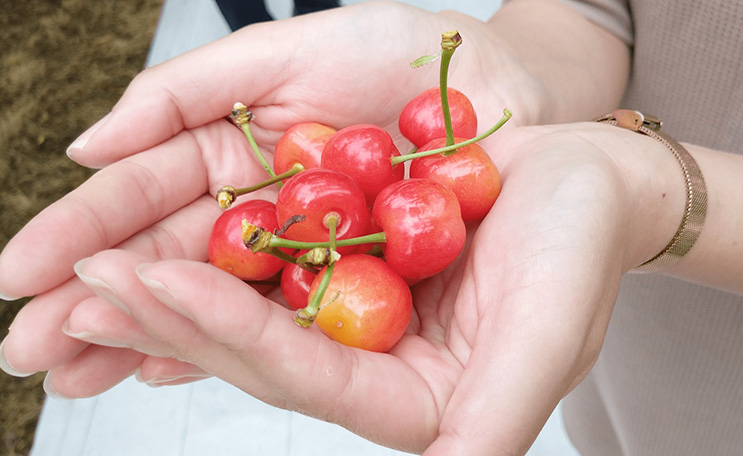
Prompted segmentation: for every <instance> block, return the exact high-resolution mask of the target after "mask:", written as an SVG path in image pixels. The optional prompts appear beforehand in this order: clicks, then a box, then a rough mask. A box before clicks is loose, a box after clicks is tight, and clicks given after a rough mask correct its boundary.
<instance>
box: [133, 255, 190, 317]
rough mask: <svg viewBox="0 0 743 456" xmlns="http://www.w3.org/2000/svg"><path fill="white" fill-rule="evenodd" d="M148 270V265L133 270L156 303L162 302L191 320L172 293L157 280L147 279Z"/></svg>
mask: <svg viewBox="0 0 743 456" xmlns="http://www.w3.org/2000/svg"><path fill="white" fill-rule="evenodd" d="M149 268H150V264H149V263H143V264H140V265H139V266H137V268H136V269H135V270H136V271H137V275H138V276H139V280H141V281H142V283H143V284H144V285H145V286H146V287H147V289H148V290H150V293H152V295H153V296H155V297H156V298H157V299H158V301H160V302H162V303H163V304H165V305H166V306H168V307H170V308H171V309H173V310H174V311H176V312H178V313H179V314H181V315H183V316H184V317H186V318H189V319H191V320H193V316H192V315H191V314H189V313H188V312H187V311H186V310H185V309H184V308H183V306H181V303H180V302H179V301H178V298H177V297H176V296H175V295H174V294H173V292H172V291H170V289H169V288H168V287H167V286H166V285H165V284H164V283H162V282H160V281H159V280H155V279H151V278H149V277H147V270H148V269H149Z"/></svg>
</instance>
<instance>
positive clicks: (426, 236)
mask: <svg viewBox="0 0 743 456" xmlns="http://www.w3.org/2000/svg"><path fill="white" fill-rule="evenodd" d="M416 160H417V159H416ZM372 218H373V220H374V222H375V223H376V225H377V226H378V227H380V228H381V229H382V230H383V231H384V233H385V237H386V241H387V242H386V243H385V244H384V245H383V247H382V248H383V251H384V254H385V260H386V261H387V263H388V264H389V265H390V267H392V269H393V270H394V271H396V272H397V273H398V274H400V275H401V276H402V277H403V278H404V279H406V280H407V281H408V283H415V282H416V281H419V280H422V279H424V278H426V277H430V276H432V275H434V274H437V273H439V272H441V271H443V270H444V269H445V268H446V267H447V266H449V265H450V264H451V263H452V262H453V261H454V260H455V259H456V258H457V256H459V253H460V252H461V251H462V249H463V248H464V241H465V235H466V229H465V225H464V221H462V216H461V209H460V207H459V201H457V197H456V195H454V193H453V192H452V191H451V190H449V189H448V188H446V186H444V185H442V184H440V183H438V182H435V181H432V180H428V179H406V180H402V181H399V182H396V183H394V184H392V185H390V186H388V187H387V188H385V189H384V190H382V192H381V193H380V194H379V196H377V200H376V202H375V203H374V207H373V209H372Z"/></svg>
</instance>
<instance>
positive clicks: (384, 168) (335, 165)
mask: <svg viewBox="0 0 743 456" xmlns="http://www.w3.org/2000/svg"><path fill="white" fill-rule="evenodd" d="M399 156H400V151H399V150H398V149H397V147H396V146H395V143H394V142H393V140H392V137H391V136H390V134H389V133H387V132H386V131H385V130H384V129H382V128H380V127H378V126H376V125H369V124H360V125H352V126H350V127H346V128H343V129H341V130H339V131H338V133H336V134H335V135H333V136H332V137H331V138H330V140H329V141H328V142H327V144H325V148H324V149H323V153H322V161H321V166H322V167H323V168H326V169H332V170H335V171H339V172H341V173H343V174H346V175H348V176H350V177H351V178H352V179H353V180H355V181H356V183H357V184H359V187H361V190H362V191H363V192H364V197H365V198H366V202H367V204H368V206H369V207H371V206H372V205H373V204H374V199H375V198H376V197H377V194H379V192H380V191H382V189H383V188H385V187H386V186H388V185H389V184H391V183H393V182H397V181H399V180H402V179H403V177H404V175H405V167H404V166H403V165H401V164H393V163H392V161H391V158H392V157H399Z"/></svg>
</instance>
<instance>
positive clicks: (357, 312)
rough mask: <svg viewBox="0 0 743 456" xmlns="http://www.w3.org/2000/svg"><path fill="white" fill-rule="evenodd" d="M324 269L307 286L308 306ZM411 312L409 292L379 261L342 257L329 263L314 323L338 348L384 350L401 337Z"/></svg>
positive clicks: (401, 280) (352, 256)
mask: <svg viewBox="0 0 743 456" xmlns="http://www.w3.org/2000/svg"><path fill="white" fill-rule="evenodd" d="M327 269H328V268H325V269H323V270H322V271H321V272H320V273H319V274H318V275H317V277H316V278H315V280H314V282H313V283H312V287H311V288H310V292H309V298H308V302H309V300H311V299H312V296H313V295H314V293H315V292H316V291H317V289H318V288H319V287H320V283H321V282H322V280H323V277H324V275H325V273H326V271H327ZM412 311H413V298H412V295H411V292H410V288H409V287H408V285H407V284H406V283H405V281H404V280H403V279H402V278H401V277H400V276H399V275H398V274H396V273H395V272H394V271H393V270H392V268H390V267H389V266H388V265H387V264H386V263H385V262H384V261H383V260H381V259H379V258H377V257H374V256H370V255H363V254H356V255H347V256H344V257H343V258H341V259H340V260H338V261H336V262H335V263H334V268H333V271H332V277H331V278H330V281H329V282H328V284H327V289H326V290H325V294H324V295H323V297H322V300H321V301H320V303H319V310H318V313H317V317H316V319H315V323H316V324H317V325H318V326H319V327H320V329H321V330H322V331H323V332H324V333H325V334H326V335H327V336H328V337H330V338H331V339H333V340H335V341H337V342H340V343H341V344H344V345H347V346H350V347H356V348H362V349H364V350H371V351H377V352H386V351H388V350H390V349H391V348H392V347H393V346H394V345H395V344H396V343H397V342H398V341H399V340H400V338H401V337H402V336H403V334H404V333H405V330H406V329H407V327H408V324H409V323H410V317H411V315H412Z"/></svg>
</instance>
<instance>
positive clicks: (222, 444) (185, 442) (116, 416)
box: [31, 0, 578, 456]
mask: <svg viewBox="0 0 743 456" xmlns="http://www.w3.org/2000/svg"><path fill="white" fill-rule="evenodd" d="M349 1H351V2H353V1H358V0H349ZM409 3H411V4H415V5H417V6H420V7H425V8H429V9H431V10H435V11H438V10H441V9H446V8H451V7H452V6H451V5H453V4H456V9H459V10H460V11H463V12H467V13H470V14H473V15H476V16H479V17H481V18H487V17H489V16H490V14H492V13H493V12H494V11H495V10H496V9H497V8H498V7H499V6H500V2H499V1H492V2H485V1H475V0H458V1H456V2H452V1H448V2H447V1H422V0H411V1H409ZM268 6H269V9H270V11H271V12H273V13H274V14H275V15H276V16H277V17H279V18H282V17H286V16H288V15H289V14H290V11H291V8H292V6H291V3H290V2H288V1H285V0H271V1H270V2H269V5H268ZM229 32H230V30H229V26H228V25H227V23H226V22H225V21H224V19H223V18H222V16H221V13H220V11H219V8H218V7H217V5H216V4H215V3H214V2H213V1H210V0H167V1H166V2H165V5H164V7H163V11H162V16H161V18H160V22H159V26H158V30H157V33H156V34H155V38H154V40H153V45H152V48H151V49H150V55H149V58H148V61H147V64H148V66H151V65H154V64H156V63H159V62H162V61H164V60H167V59H169V58H172V57H175V56H176V55H178V54H181V53H183V52H185V51H188V50H190V49H193V48H195V47H198V46H200V45H203V44H206V43H208V42H210V41H213V40H215V39H218V38H220V37H222V36H224V35H227V34H228V33H229ZM404 454H406V453H401V452H397V451H394V450H390V449H388V448H384V447H381V446H378V445H375V444H373V443H371V442H368V441H366V440H364V439H362V438H360V437H358V436H356V435H354V434H352V433H350V432H348V431H347V430H345V429H343V428H341V427H339V426H336V425H332V424H328V423H324V422H321V421H318V420H315V419H312V418H308V417H306V416H304V415H301V414H297V413H292V412H287V411H284V410H280V409H277V408H274V407H271V406H268V405H266V404H264V403H262V402H260V401H258V400H256V399H254V398H252V397H250V396H249V395H247V394H245V393H244V392H242V391H240V390H238V389H237V388H235V387H233V386H231V385H228V384H226V383H224V382H222V381H220V380H218V379H210V380H205V381H201V382H198V383H193V384H188V385H183V386H177V387H164V388H157V389H152V388H149V387H147V386H145V385H142V384H139V383H137V382H136V381H135V380H134V379H129V380H127V381H125V382H123V383H122V384H120V385H118V386H117V387H115V388H113V389H112V390H110V391H108V392H106V393H104V394H101V395H100V396H97V397H94V398H90V399H78V400H73V401H59V400H51V399H49V400H47V401H46V403H45V404H44V409H43V411H42V414H41V417H40V420H39V424H38V427H37V432H36V440H35V443H34V447H33V450H32V451H31V456H88V455H90V456H100V455H106V456H117V455H122V456H124V455H126V456H130V455H137V456H149V455H153V456H154V455H157V456H171V455H172V456H176V455H179V456H181V455H182V456H191V455H194V456H196V455H220V456H231V455H265V456H278V455H281V456H315V455H318V456H319V455H322V456H341V455H343V456H348V455H352V456H364V455H368V456H395V455H404ZM577 455H578V453H577V452H576V451H575V450H574V449H573V447H572V445H571V444H570V442H569V441H568V439H567V436H566V434H565V431H564V429H563V426H562V420H561V415H560V409H559V408H558V410H557V411H556V412H555V413H554V414H553V416H552V417H550V419H549V421H548V422H547V424H546V426H545V427H544V429H543V431H542V433H541V434H540V435H539V438H538V439H537V441H536V442H535V443H534V445H533V446H532V449H531V450H530V451H529V453H528V456H577Z"/></svg>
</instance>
